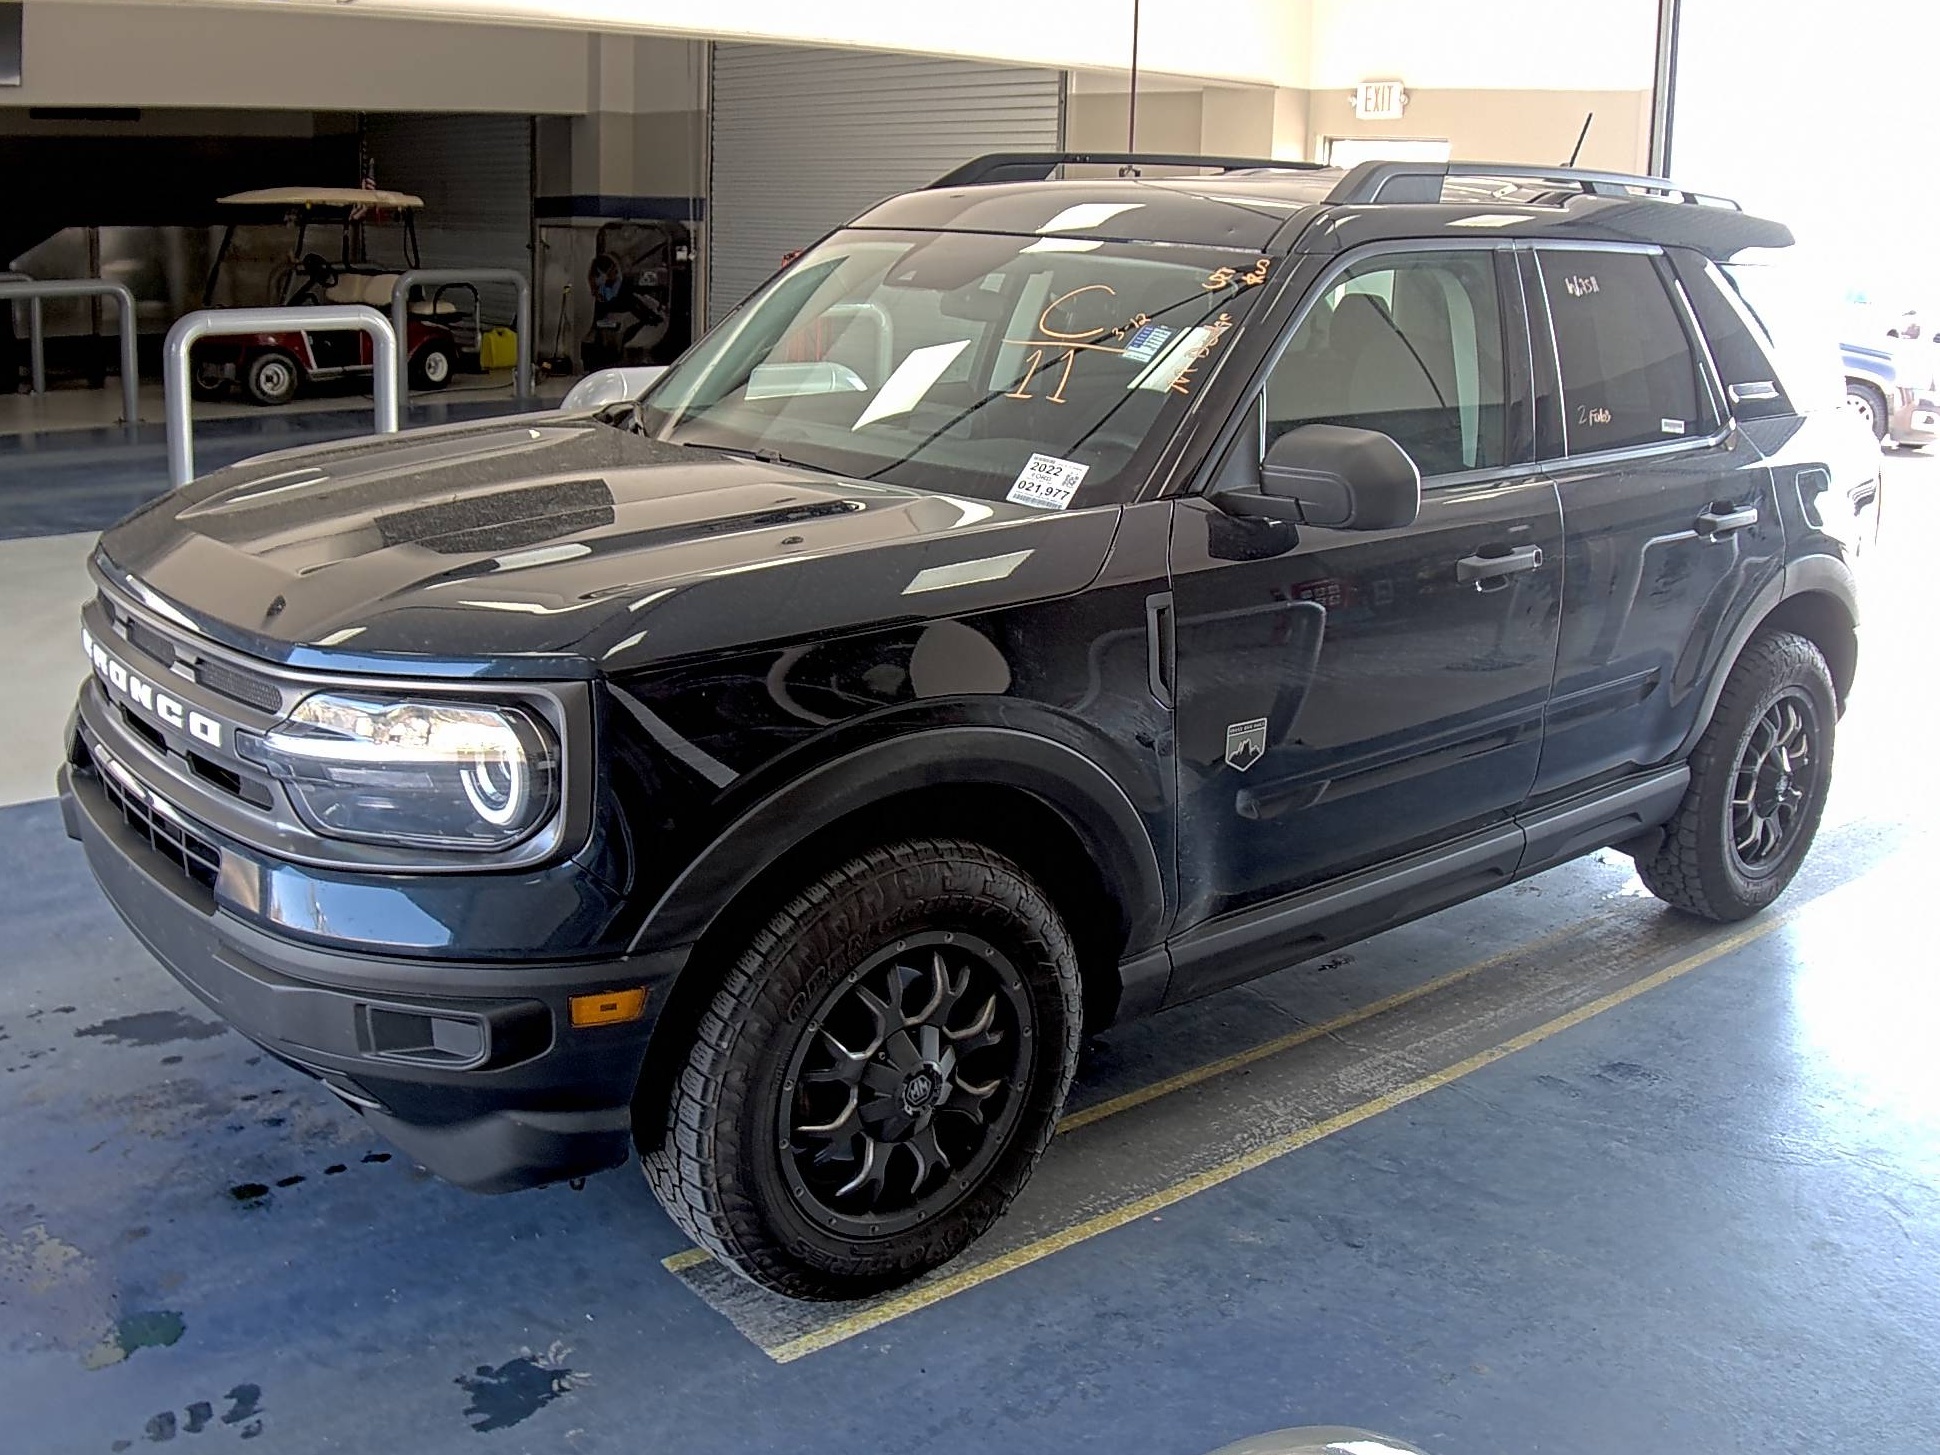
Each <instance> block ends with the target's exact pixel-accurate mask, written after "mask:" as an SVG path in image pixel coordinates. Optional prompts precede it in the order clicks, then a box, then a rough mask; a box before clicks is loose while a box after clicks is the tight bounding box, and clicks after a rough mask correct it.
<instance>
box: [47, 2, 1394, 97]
mask: <svg viewBox="0 0 1940 1455" xmlns="http://www.w3.org/2000/svg"><path fill="white" fill-rule="evenodd" d="M95 3H97V0H34V3H33V4H32V5H30V6H29V7H28V9H29V13H30V14H31V13H32V11H34V10H61V9H70V8H72V9H85V8H89V7H91V6H92V5H94V4H95ZM141 3H143V4H146V5H150V6H152V7H153V8H155V9H157V10H162V11H177V12H194V11H196V10H201V11H204V12H207V11H209V10H211V9H219V10H227V11H232V12H233V11H236V10H254V11H258V12H264V11H268V12H274V13H276V14H279V15H288V14H292V13H296V12H313V13H316V14H320V15H335V16H338V17H342V16H343V11H344V8H345V7H344V6H342V5H341V4H338V3H335V0H208V3H205V0H141ZM1421 3H1423V4H1427V3H1430V0H1421ZM1308 4H1309V0H1220V3H1219V4H1218V5H1217V7H1216V8H1209V7H1208V6H1207V5H1206V3H1205V0H1144V3H1143V25H1142V30H1141V42H1140V64H1141V65H1142V66H1150V67H1151V68H1152V69H1154V70H1162V71H1171V72H1175V73H1177V74H1180V75H1186V76H1195V77H1201V78H1205V79H1211V80H1225V81H1243V82H1251V83H1267V84H1283V85H1284V84H1291V83H1292V80H1291V78H1292V77H1293V75H1294V74H1295V72H1296V71H1298V70H1299V69H1301V67H1302V58H1303V56H1304V53H1305V49H1306V35H1307V21H1308V10H1307V7H1308ZM356 15H357V16H358V17H360V18H365V19H369V18H374V17H400V16H405V17H413V18H416V19H429V18H435V19H445V20H472V21H476V20H489V21H497V22H502V23H513V24H518V25H524V26H534V27H555V28H559V27H563V28H566V29H571V30H582V31H583V30H606V31H637V32H648V33H657V34H662V35H670V36H708V37H715V38H721V39H735V40H773V41H784V42H791V43H795V44H809V45H817V44H819V45H844V46H856V47H863V48H866V49H871V50H888V51H907V52H914V53H917V54H927V55H946V56H963V57H968V58H972V59H981V60H1000V61H1019V62H1024V63H1028V64H1033V65H1049V66H1057V67H1101V66H1123V65H1124V64H1125V63H1126V60H1127V57H1128V54H1129V51H1130V49H1131V5H1130V3H1129V0H1047V3H1039V4H1034V5H1032V6H1030V7H1028V8H1025V7H997V6H989V5H974V4H949V3H942V0H840V3H827V0H824V3H815V0H705V3H696V0H358V3H357V5H356ZM30 24H31V21H30ZM34 49H35V47H34V43H33V40H32V37H31V35H30V36H29V38H28V44H27V58H26V64H27V68H28V70H29V73H30V74H31V71H32V68H33V66H34ZM239 104H240V103H239ZM250 104H257V103H250ZM387 104H389V103H388V102H387ZM337 105H338V107H339V109H355V107H354V105H352V104H351V103H346V102H339V103H337ZM533 109H535V110H538V109H543V108H537V107H535V108H533Z"/></svg>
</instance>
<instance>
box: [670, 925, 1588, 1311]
mask: <svg viewBox="0 0 1940 1455" xmlns="http://www.w3.org/2000/svg"><path fill="white" fill-rule="evenodd" d="M1599 918H1602V916H1601V915H1595V914H1593V915H1587V916H1585V917H1584V918H1583V919H1580V920H1577V921H1576V922H1575V923H1573V924H1567V925H1564V926H1563V927H1562V928H1561V929H1559V930H1554V931H1552V932H1550V933H1549V934H1546V935H1539V936H1538V937H1537V938H1535V939H1533V940H1530V941H1528V942H1527V943H1526V944H1521V945H1517V946H1516V947H1515V948H1514V949H1509V950H1504V951H1502V952H1501V953H1500V954H1497V955H1491V956H1489V958H1488V959H1486V960H1477V961H1476V962H1475V963H1474V964H1473V965H1464V966H1463V967H1462V968H1461V969H1459V970H1451V971H1449V972H1448V973H1447V974H1446V975H1439V976H1437V977H1436V978H1435V979H1433V980H1429V981H1426V982H1424V983H1423V984H1420V985H1415V986H1410V987H1409V988H1408V989H1406V990H1398V991H1396V992H1395V993H1394V994H1393V995H1387V996H1383V997H1382V998H1381V999H1379V1000H1375V1001H1370V1002H1369V1003H1368V1004H1366V1005H1363V1006H1359V1007H1357V1008H1356V1009H1354V1010H1350V1011H1348V1012H1346V1013H1345V1014H1344V1015H1338V1016H1335V1017H1334V1019H1332V1020H1330V1021H1322V1022H1321V1023H1320V1024H1319V1025H1312V1026H1302V1027H1301V1028H1300V1029H1299V1030H1297V1031H1289V1032H1287V1034H1286V1035H1284V1036H1276V1037H1275V1038H1274V1039H1273V1040H1270V1041H1262V1042H1261V1043H1260V1044H1259V1045H1257V1046H1249V1047H1247V1048H1246V1049H1245V1050H1244V1051H1236V1052H1234V1053H1233V1054H1232V1055H1230V1056H1225V1057H1222V1058H1221V1059H1219V1060H1217V1061H1208V1062H1207V1063H1206V1064H1205V1065H1204V1066H1195V1067H1193V1068H1192V1069H1191V1070H1190V1071H1181V1072H1180V1073H1179V1074H1178V1075H1176V1076H1168V1077H1165V1078H1164V1079H1163V1080H1160V1081H1154V1082H1153V1083H1151V1085H1149V1086H1141V1087H1139V1088H1138V1089H1137V1090H1136V1091H1128V1092H1126V1093H1125V1094H1124V1095H1123V1096H1114V1097H1111V1098H1109V1099H1107V1100H1105V1101H1101V1102H1098V1103H1097V1104H1096V1105H1093V1106H1088V1107H1085V1108H1084V1109H1083V1110H1082V1111H1074V1112H1066V1113H1065V1115H1064V1117H1063V1118H1062V1119H1061V1120H1060V1121H1059V1122H1058V1131H1059V1133H1064V1132H1075V1131H1076V1130H1077V1129H1078V1128H1079V1127H1088V1126H1090V1125H1092V1124H1093V1123H1094V1122H1101V1121H1103V1120H1104V1119H1105V1118H1106V1117H1108V1116H1114V1115H1116V1114H1117V1113H1119V1112H1121V1111H1130V1110H1131V1109H1132V1108H1133V1107H1135V1106H1143V1105H1145V1103H1147V1102H1148V1101H1157V1100H1158V1099H1159V1098H1160V1097H1162V1096H1170V1095H1171V1094H1172V1093H1173V1092H1175V1091H1183V1090H1185V1089H1186V1088H1187V1087H1188V1086H1197V1085H1198V1084H1199V1083H1200V1082H1202V1081H1210V1080H1212V1079H1213V1078H1214V1077H1215V1076H1224V1075H1225V1074H1226V1073H1227V1072H1229V1071H1237V1070H1239V1069H1240V1068H1241V1067H1242V1066H1251V1065H1252V1064H1253V1063H1254V1062H1256V1061H1264V1060H1266V1059H1267V1058H1268V1057H1269V1056H1277V1055H1279V1054H1280V1053H1281V1052H1282V1051H1290V1050H1292V1049H1293V1048H1294V1047H1295V1046H1300V1045H1305V1044H1306V1043H1307V1042H1308V1041H1312V1040H1317V1039H1319V1038H1320V1037H1321V1036H1331V1035H1334V1034H1335V1033H1337V1032H1339V1031H1344V1030H1346V1029H1347V1028H1348V1027H1349V1026H1357V1025H1359V1024H1360V1023H1361V1022H1363V1021H1369V1020H1373V1019H1374V1017H1376V1016H1378V1015H1385V1014H1386V1013H1387V1012H1388V1011H1391V1010H1394V1009H1396V1008H1397V1007H1399V1006H1404V1005H1407V1004H1408V1003H1409V1002H1411V1001H1416V1000H1420V999H1421V998H1422V997H1423V996H1425V995H1433V994H1434V993H1435V992H1436V991H1438V990H1446V989H1447V988H1448V987H1449V986H1451V985H1455V984H1459V983H1460V982H1461V981H1464V980H1467V979H1469V978H1471V977H1472V976H1476V975H1480V974H1481V973H1482V972H1483V971H1485V970H1493V969H1494V968H1495V967H1496V966H1498V965H1503V964H1506V963H1508V962H1509V961H1511V960H1514V959H1517V958H1518V957H1520V956H1523V955H1534V954H1539V953H1540V952H1542V951H1543V950H1547V949H1548V948H1550V946H1552V945H1555V944H1558V943H1560V942H1561V941H1563V940H1567V939H1569V938H1570V937H1571V936H1572V935H1577V934H1581V933H1582V932H1583V930H1584V929H1585V928H1586V927H1587V926H1589V925H1590V924H1592V923H1594V922H1595V921H1596V920H1597V919H1599ZM713 1256H714V1255H713V1254H711V1253H709V1252H708V1251H707V1250H706V1249H705V1248H683V1249H681V1250H680V1251H679V1252H678V1253H675V1254H672V1255H670V1256H669V1257H666V1258H663V1259H661V1260H660V1266H661V1267H663V1268H665V1269H666V1270H667V1271H668V1272H669V1273H679V1272H681V1271H682V1270H683V1269H687V1268H694V1267H698V1266H699V1265H700V1264H702V1263H705V1262H707V1261H708V1260H709V1259H711V1258H712V1257H713Z"/></svg>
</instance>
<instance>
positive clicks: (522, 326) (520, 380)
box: [512, 278, 533, 399]
mask: <svg viewBox="0 0 1940 1455" xmlns="http://www.w3.org/2000/svg"><path fill="white" fill-rule="evenodd" d="M512 327H513V328H514V329H516V330H517V331H518V339H519V353H518V358H517V360H516V361H515V363H514V365H513V369H512V396H513V398H515V399H530V398H531V397H532V327H533V323H532V285H531V283H530V282H528V281H527V280H526V279H524V278H521V279H520V280H519V306H518V311H517V312H515V313H514V314H513V315H512Z"/></svg>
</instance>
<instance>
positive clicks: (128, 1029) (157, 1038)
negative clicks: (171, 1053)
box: [74, 1010, 228, 1046]
mask: <svg viewBox="0 0 1940 1455" xmlns="http://www.w3.org/2000/svg"><path fill="white" fill-rule="evenodd" d="M227 1031H228V1027H227V1026H225V1025H223V1024H222V1022H220V1021H205V1020H197V1019H196V1018H195V1017H194V1016H192V1015H184V1014H183V1013H182V1012H181V1011H179V1010H145V1011H141V1012H140V1013H138V1014H136V1015H120V1016H116V1017H114V1018H113V1019H112V1020H105V1021H101V1022H99V1023H98V1024H96V1025H91V1026H82V1027H80V1028H79V1029H78V1030H76V1031H75V1032H74V1034H75V1035H76V1036H83V1037H99V1038H100V1039H102V1040H104V1041H106V1042H107V1043H108V1044H109V1045H111V1046H166V1045H168V1044H169V1043H170V1042H171V1041H206V1040H209V1039H211V1038H213V1037H215V1036H220V1035H223V1034H225V1033H226V1032H227Z"/></svg>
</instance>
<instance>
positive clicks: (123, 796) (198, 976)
mask: <svg viewBox="0 0 1940 1455" xmlns="http://www.w3.org/2000/svg"><path fill="white" fill-rule="evenodd" d="M59 787H60V799H61V813H62V817H63V819H64V820H65V823H66V826H67V832H68V834H69V836H70V837H72V838H75V839H78V840H79V841H80V843H81V845H82V847H83V848H84V849H85V851H86V853H87V858H88V864H89V867H90V868H91V869H92V870H93V872H94V876H95V878H96V880H97V881H99V883H100V885H101V888H102V891H103V892H104V893H105V894H106V895H107V897H108V900H109V902H110V903H112V904H113V905H114V907H115V909H116V910H117V911H118V912H119V913H120V915H121V917H122V918H123V919H124V920H125V921H127V923H128V926H129V928H130V929H132V930H133V931H134V933H135V934H136V936H137V937H138V938H139V939H140V940H141V941H142V943H143V944H144V945H146V946H147V947H148V949H149V950H150V952H151V953H153V954H154V956H155V958H156V959H157V960H159V961H161V963H162V964H163V966H165V967H166V968H167V969H168V970H169V971H170V973H172V974H173V975H174V976H175V978H176V979H178V980H180V981H181V982H182V984H183V985H184V986H186V987H187V988H188V990H189V991H190V992H191V993H192V994H194V995H195V996H196V997H197V998H198V999H200V1000H201V1001H202V1002H203V1003H204V1004H206V1005H208V1006H209V1008H210V1009H211V1010H213V1011H215V1012H216V1014H218V1015H219V1016H221V1017H222V1018H223V1019H224V1020H226V1021H228V1022H229V1024H231V1025H232V1026H234V1027H235V1028H236V1029H237V1030H239V1031H241V1032H242V1033H243V1034H244V1035H246V1036H248V1037H249V1038H250V1039H251V1040H253V1041H255V1042H257V1043H258V1044H259V1045H261V1046H262V1047H263V1048H264V1049H266V1050H268V1051H269V1052H271V1053H272V1054H273V1055H275V1056H277V1057H278V1058H280V1059H281V1060H283V1061H286V1062H288V1063H289V1064H290V1065H292V1066H295V1067H296V1068H297V1069H299V1070H301V1071H304V1072H307V1073H309V1074H310V1075H312V1076H315V1077H317V1078H318V1079H319V1080H321V1081H322V1082H323V1083H324V1084H325V1085H326V1086H328V1087H329V1088H330V1089H331V1090H332V1091H334V1092H336V1093H337V1095H338V1096H339V1097H341V1098H342V1099H343V1100H345V1101H346V1102H348V1103H350V1104H351V1105H352V1106H355V1107H356V1108H357V1109H358V1110H359V1111H361V1112H363V1113H364V1114H365V1115H366V1116H367V1117H369V1119H370V1120H371V1121H372V1122H373V1123H374V1124H375V1125H376V1126H377V1127H378V1128H379V1129H380V1130H381V1131H382V1132H383V1133H384V1135H385V1136H386V1137H387V1138H389V1139H390V1140H391V1141H393V1142H395V1143H396V1144H397V1145H398V1147H399V1148H401V1149H402V1150H403V1151H404V1152H406V1153H407V1154H409V1155H410V1156H411V1157H413V1158H415V1159H416V1160H418V1161H419V1162H421V1163H423V1165H424V1166H426V1167H428V1168H429V1169H430V1170H431V1171H433V1172H435V1173H437V1174H438V1175H439V1176H440V1177H443V1178H445V1179H446V1180H448V1181H451V1182H454V1183H457V1184H458V1185H460V1186H463V1187H469V1188H472V1189H474V1190H477V1191H481V1192H504V1191H511V1190H513V1189H516V1188H521V1187H532V1186H537V1185H539V1184H541V1183H546V1182H554V1181H558V1180H560V1179H563V1178H571V1177H580V1176H584V1175H586V1174H587V1173H591V1172H597V1171H601V1170H603V1169H605V1168H608V1167H614V1166H618V1165H619V1164H620V1163H621V1162H623V1161H625V1160H626V1157H627V1154H628V1151H629V1149H630V1146H631V1121H630V1105H631V1102H632V1097H633V1091H634V1087H635V1084H636V1083H637V1081H638V1079H639V1071H640V1065H641V1061H642V1058H643V1056H644V1054H645V1048H646V1040H647V1036H648V1033H649V1031H650V1029H651V1024H652V1023H651V1019H650V1018H649V1019H646V1020H641V1021H635V1022H631V1023H628V1024H623V1025H605V1026H592V1027H585V1028H576V1027H574V1026H573V1025H572V1019H571V1014H570V1010H569V1007H568V1000H569V998H570V997H572V996H575V995H585V994H597V993H602V992H606V991H611V990H617V989H623V988H629V987H633V986H640V985H645V986H647V987H648V1006H649V1009H650V1011H651V1009H652V1008H653V1007H654V1005H655V1002H656V999H657V996H656V994H655V992H656V991H657V990H658V989H660V987H662V986H663V985H664V983H665V982H666V981H667V980H668V979H670V978H671V976H672V975H673V974H674V973H675V971H677V970H678V969H679V966H680V963H681V961H682V959H683V958H684V956H685V951H675V952H666V953H662V954H658V955H654V956H636V957H630V958H621V959H616V960H608V961H601V962H596V963H581V964H556V963H554V964H537V965H507V964H504V963H485V964H465V963H461V962H458V961H452V960H439V961H424V960H404V959H395V958H389V957H381V956H373V955H363V954H347V953H343V952H341V951H337V950H328V949H323V948H319V947H314V946H311V945H306V944H301V943H298V942H296V941H292V940H287V939H284V938H282V937H280V936H277V935H273V934H268V933H265V932H264V931H262V930H261V929H258V928H256V927H255V926H254V925H251V924H248V923H246V922H244V921H243V920H241V919H239V918H238V917H237V916H235V915H233V914H230V913H228V912H227V911H226V910H224V909H223V908H222V907H221V905H220V904H219V903H218V902H217V899H216V896H215V894H214V892H213V891H212V889H211V888H210V887H208V886H207V885H206V884H205V883H203V882H202V881H201V880H200V879H198V878H197V877H196V876H195V874H194V873H193V872H186V871H187V870H189V869H192V868H193V865H192V864H185V861H184V858H183V856H182V855H180V854H178V853H175V852H174V850H173V848H172V846H171V845H168V844H161V845H160V846H159V847H158V839H157V834H156V825H157V824H158V823H159V822H161V820H157V819H155V818H153V817H151V816H149V815H147V814H146V813H145V811H143V810H142V809H141V808H140V807H139V805H137V806H136V807H133V808H131V807H130V806H129V805H130V799H129V797H128V793H127V790H126V788H125V787H118V788H116V789H115V790H114V792H112V793H111V791H110V789H109V788H108V786H107V785H106V784H105V782H104V780H103V779H102V777H101V776H100V773H99V772H98V771H97V770H96V769H95V768H94V767H91V766H88V765H85V764H84V765H79V766H75V765H70V766H67V767H63V768H62V770H61V773H60V779H59ZM165 816H166V817H168V818H176V816H175V815H173V814H166V815H165ZM176 821H177V823H178V824H179V823H180V822H181V820H179V818H176ZM199 827H200V826H199V825H195V824H193V823H192V822H191V823H188V824H186V828H187V829H188V830H190V831H191V832H192V833H193V831H195V830H197V829H199ZM195 839H196V841H197V842H203V841H202V840H200V838H199V835H195Z"/></svg>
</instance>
